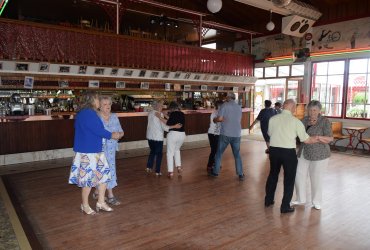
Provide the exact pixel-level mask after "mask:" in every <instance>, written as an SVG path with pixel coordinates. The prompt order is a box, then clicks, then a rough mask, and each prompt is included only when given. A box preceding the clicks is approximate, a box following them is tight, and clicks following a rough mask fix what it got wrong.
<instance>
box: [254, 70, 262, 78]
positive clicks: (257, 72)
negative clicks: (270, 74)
mask: <svg viewBox="0 0 370 250" xmlns="http://www.w3.org/2000/svg"><path fill="white" fill-rule="evenodd" d="M254 76H255V77H263V68H255V69H254Z"/></svg>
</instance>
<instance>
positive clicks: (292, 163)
mask: <svg viewBox="0 0 370 250" xmlns="http://www.w3.org/2000/svg"><path fill="white" fill-rule="evenodd" d="M295 109H296V103H295V101H294V100H292V99H288V100H286V101H285V102H284V104H283V111H282V113H281V114H278V115H275V116H273V117H271V119H270V121H269V127H268V133H269V135H270V174H269V176H268V178H267V182H266V196H265V207H269V206H271V205H272V204H274V196H275V190H276V185H277V182H278V178H279V172H280V168H281V165H283V169H284V196H283V200H282V203H281V207H280V212H281V213H290V212H293V211H294V208H293V207H291V206H290V201H291V200H292V196H293V189H294V180H295V175H296V171H297V163H298V159H297V153H296V138H297V136H298V138H299V139H300V141H302V142H304V143H306V144H312V143H317V142H318V140H317V136H313V137H310V136H309V135H308V134H307V133H306V131H305V127H304V126H303V123H302V122H301V121H300V120H299V119H297V118H296V117H294V115H293V114H294V112H295Z"/></svg>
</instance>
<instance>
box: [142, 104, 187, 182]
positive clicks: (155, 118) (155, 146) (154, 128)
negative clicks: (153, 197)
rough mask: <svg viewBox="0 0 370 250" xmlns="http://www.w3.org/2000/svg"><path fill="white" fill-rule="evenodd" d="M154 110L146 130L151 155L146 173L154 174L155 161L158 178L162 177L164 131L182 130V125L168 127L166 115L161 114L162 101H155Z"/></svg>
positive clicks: (149, 115)
mask: <svg viewBox="0 0 370 250" xmlns="http://www.w3.org/2000/svg"><path fill="white" fill-rule="evenodd" d="M152 106H153V110H152V111H150V112H149V114H148V126H147V130H146V138H147V140H148V144H149V148H150V153H149V157H148V162H147V164H146V172H147V173H150V172H152V169H153V165H154V160H155V162H156V165H155V174H156V176H161V175H162V173H161V164H162V155H163V140H164V131H167V132H168V130H169V129H172V128H181V127H182V125H181V124H175V125H173V126H167V125H166V122H167V120H166V119H165V118H164V115H163V114H162V113H161V112H162V108H163V103H162V101H154V102H153V103H152Z"/></svg>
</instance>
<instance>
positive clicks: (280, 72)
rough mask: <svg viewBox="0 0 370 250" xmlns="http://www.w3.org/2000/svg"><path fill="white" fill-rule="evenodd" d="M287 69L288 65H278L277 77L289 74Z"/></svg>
mask: <svg viewBox="0 0 370 250" xmlns="http://www.w3.org/2000/svg"><path fill="white" fill-rule="evenodd" d="M289 69H290V67H289V66H279V70H278V76H279V77H282V76H289V73H290V72H289Z"/></svg>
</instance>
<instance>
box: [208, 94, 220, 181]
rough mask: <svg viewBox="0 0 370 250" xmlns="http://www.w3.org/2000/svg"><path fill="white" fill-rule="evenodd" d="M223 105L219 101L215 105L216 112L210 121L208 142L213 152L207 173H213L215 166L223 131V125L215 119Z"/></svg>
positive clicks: (210, 155)
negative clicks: (221, 131) (219, 140)
mask: <svg viewBox="0 0 370 250" xmlns="http://www.w3.org/2000/svg"><path fill="white" fill-rule="evenodd" d="M222 104H223V102H222V101H217V102H216V103H215V110H214V111H213V112H212V114H211V116H210V118H209V120H210V123H209V128H208V141H209V145H210V147H211V152H210V154H209V157H208V164H207V173H208V174H209V173H211V171H212V168H213V165H214V164H215V156H216V152H217V146H218V138H219V137H220V130H221V123H219V122H215V121H214V119H215V118H216V117H217V115H218V107H219V106H221V105H222Z"/></svg>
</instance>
